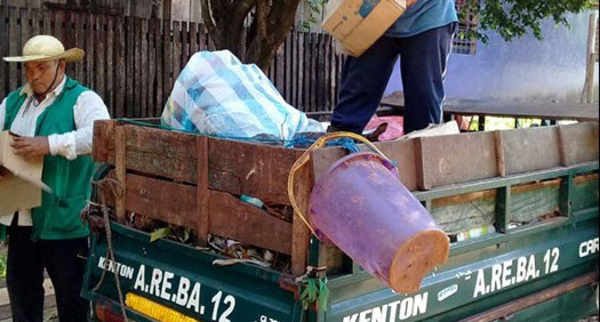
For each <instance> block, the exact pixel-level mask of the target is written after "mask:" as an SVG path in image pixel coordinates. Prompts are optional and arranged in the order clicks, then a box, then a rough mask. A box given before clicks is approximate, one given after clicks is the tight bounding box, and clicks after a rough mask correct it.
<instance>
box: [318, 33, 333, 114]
mask: <svg viewBox="0 0 600 322" xmlns="http://www.w3.org/2000/svg"><path fill="white" fill-rule="evenodd" d="M322 41H323V57H322V58H321V59H322V61H323V73H322V76H323V85H322V90H323V92H322V93H323V94H322V95H323V96H322V101H321V105H320V106H319V108H320V110H322V111H331V100H330V97H331V96H330V91H331V37H329V35H326V34H324V35H322Z"/></svg>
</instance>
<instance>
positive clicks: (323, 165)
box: [311, 139, 417, 190]
mask: <svg viewBox="0 0 600 322" xmlns="http://www.w3.org/2000/svg"><path fill="white" fill-rule="evenodd" d="M375 146H376V147H377V148H378V149H379V150H381V152H382V153H383V154H384V155H385V156H387V157H388V158H389V159H390V160H392V161H395V162H396V163H397V168H398V173H399V176H398V178H399V179H400V181H401V182H402V184H404V186H406V187H407V188H408V189H409V190H415V189H417V164H416V162H415V158H416V156H415V140H414V139H410V140H399V141H394V142H378V143H375ZM360 150H361V152H372V151H371V149H369V148H368V147H367V146H365V145H360ZM347 154H348V152H347V151H346V150H344V149H343V148H341V147H328V148H322V149H316V150H314V151H313V152H312V156H311V159H312V165H313V172H314V176H315V180H319V178H320V177H321V175H322V174H323V172H325V170H327V168H329V167H330V166H331V165H332V164H333V163H334V162H336V161H337V160H339V159H341V158H342V157H344V156H345V155H347Z"/></svg>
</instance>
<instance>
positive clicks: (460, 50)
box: [452, 0, 477, 55]
mask: <svg viewBox="0 0 600 322" xmlns="http://www.w3.org/2000/svg"><path fill="white" fill-rule="evenodd" d="M455 4H456V11H458V12H460V11H461V10H463V7H464V6H465V5H466V4H467V0H456V2H455ZM475 30H477V16H476V15H475V14H473V13H472V12H471V11H470V10H468V8H467V10H466V14H465V17H464V18H463V19H462V20H460V21H459V22H458V30H457V33H456V37H454V44H453V48H452V52H453V53H455V54H463V55H475V52H476V47H477V40H470V39H467V38H466V37H465V36H466V34H467V33H468V32H469V31H475Z"/></svg>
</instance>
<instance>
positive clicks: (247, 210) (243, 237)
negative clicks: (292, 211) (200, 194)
mask: <svg viewBox="0 0 600 322" xmlns="http://www.w3.org/2000/svg"><path fill="white" fill-rule="evenodd" d="M209 200H210V209H209V212H210V220H209V226H210V228H209V231H210V233H211V234H214V235H218V236H222V237H227V238H231V239H234V240H237V241H241V242H243V243H248V244H251V245H255V246H258V247H262V248H267V249H271V250H274V251H276V252H280V253H284V254H288V255H289V254H291V253H292V245H291V242H290V241H291V240H292V238H291V236H292V225H291V224H290V223H288V222H286V221H283V220H281V219H278V218H276V217H273V216H271V215H269V214H268V213H267V212H265V211H263V210H261V209H260V208H258V207H255V206H253V205H251V204H248V203H245V202H243V201H241V200H240V199H238V198H235V197H234V196H232V195H230V194H228V193H222V192H218V191H212V190H211V191H210V196H209Z"/></svg>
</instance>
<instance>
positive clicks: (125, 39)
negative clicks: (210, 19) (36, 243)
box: [0, 6, 343, 117]
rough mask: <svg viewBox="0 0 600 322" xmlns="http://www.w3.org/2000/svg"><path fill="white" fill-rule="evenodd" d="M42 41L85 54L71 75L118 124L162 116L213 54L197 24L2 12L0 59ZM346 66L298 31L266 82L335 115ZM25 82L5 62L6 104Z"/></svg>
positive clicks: (300, 103) (300, 104)
mask: <svg viewBox="0 0 600 322" xmlns="http://www.w3.org/2000/svg"><path fill="white" fill-rule="evenodd" d="M36 34H50V35H54V36H56V37H57V38H59V39H61V40H62V41H63V43H64V44H65V47H66V48H71V47H74V46H76V47H79V48H82V49H84V50H85V52H86V55H85V58H84V61H83V62H81V63H75V64H70V65H69V67H68V69H67V74H68V75H70V76H72V77H73V78H75V79H77V80H78V81H80V82H81V83H82V84H84V85H86V86H88V87H90V88H92V89H94V90H95V91H96V92H97V93H98V94H100V96H101V97H103V99H104V101H105V103H106V105H107V106H108V107H109V110H110V113H111V115H112V116H113V117H156V116H160V114H161V113H162V109H163V106H164V104H165V102H166V100H167V98H168V95H169V93H170V92H171V89H172V86H173V83H174V81H175V80H176V79H177V76H178V74H179V72H180V70H181V69H182V68H183V67H184V66H185V64H186V62H187V61H188V59H189V57H190V56H191V55H192V54H193V53H195V52H197V51H200V50H207V49H213V48H212V47H211V46H212V45H211V41H210V40H209V39H208V36H207V33H206V30H205V29H204V28H203V27H202V25H199V24H196V23H186V22H178V21H169V20H159V19H144V18H137V17H123V16H112V15H101V14H91V13H84V12H81V11H79V12H69V11H62V10H47V9H42V10H39V9H30V8H15V7H8V6H0V56H2V57H4V56H13V55H20V53H21V49H22V47H23V44H24V43H25V42H26V41H27V39H29V38H30V37H31V36H33V35H36ZM342 63H343V56H341V55H338V54H336V53H335V50H334V46H333V42H332V39H331V37H330V36H328V35H326V34H316V33H301V32H291V33H290V36H289V37H288V38H287V40H286V42H285V44H284V46H282V48H281V49H280V51H279V52H278V54H277V56H276V57H275V60H274V62H273V65H272V66H271V68H270V70H269V71H268V73H267V75H268V76H269V78H270V79H271V80H272V82H273V84H274V85H275V86H276V87H277V89H278V90H279V92H280V93H281V95H282V96H283V97H284V98H285V100H286V101H287V102H288V103H290V104H291V105H292V106H294V107H296V108H298V109H299V110H302V111H305V112H323V111H330V110H331V109H332V108H333V106H335V103H336V100H337V84H338V80H339V76H340V74H341V66H342ZM23 82H24V78H23V76H22V72H21V64H15V63H11V64H8V63H5V62H2V63H0V99H2V98H4V97H5V96H6V95H7V94H8V92H10V91H11V90H14V89H16V88H17V87H18V86H20V85H21V84H22V83H23Z"/></svg>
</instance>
